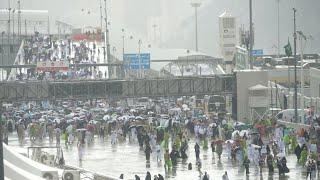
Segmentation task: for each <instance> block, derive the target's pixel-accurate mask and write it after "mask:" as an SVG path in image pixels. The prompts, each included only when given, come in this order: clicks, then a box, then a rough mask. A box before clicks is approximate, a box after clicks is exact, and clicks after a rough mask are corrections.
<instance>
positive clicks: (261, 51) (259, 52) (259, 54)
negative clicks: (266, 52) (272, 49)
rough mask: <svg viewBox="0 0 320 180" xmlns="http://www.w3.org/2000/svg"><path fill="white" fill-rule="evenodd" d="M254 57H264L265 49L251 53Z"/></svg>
mask: <svg viewBox="0 0 320 180" xmlns="http://www.w3.org/2000/svg"><path fill="white" fill-rule="evenodd" d="M251 54H252V56H262V55H263V49H255V50H252V51H251Z"/></svg>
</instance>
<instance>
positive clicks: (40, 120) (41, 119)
mask: <svg viewBox="0 0 320 180" xmlns="http://www.w3.org/2000/svg"><path fill="white" fill-rule="evenodd" d="M38 121H39V122H45V121H46V120H45V119H43V118H40V119H39V120H38Z"/></svg>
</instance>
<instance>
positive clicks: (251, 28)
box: [249, 0, 253, 69]
mask: <svg viewBox="0 0 320 180" xmlns="http://www.w3.org/2000/svg"><path fill="white" fill-rule="evenodd" d="M249 11H250V18H249V19H250V30H249V33H250V34H249V62H250V69H253V64H252V47H253V37H252V36H253V27H252V0H249Z"/></svg>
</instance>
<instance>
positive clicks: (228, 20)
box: [219, 11, 237, 73]
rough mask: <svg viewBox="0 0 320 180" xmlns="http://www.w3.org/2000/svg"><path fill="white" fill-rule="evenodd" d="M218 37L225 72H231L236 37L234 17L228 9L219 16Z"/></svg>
mask: <svg viewBox="0 0 320 180" xmlns="http://www.w3.org/2000/svg"><path fill="white" fill-rule="evenodd" d="M219 39H220V52H221V55H222V57H223V59H224V62H225V69H226V72H227V73H231V71H232V69H233V65H232V60H233V56H234V53H235V49H236V48H235V47H236V43H237V37H236V18H235V17H233V16H232V15H231V14H230V13H229V12H228V11H224V12H223V13H222V14H221V15H220V16H219Z"/></svg>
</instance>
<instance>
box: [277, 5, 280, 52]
mask: <svg viewBox="0 0 320 180" xmlns="http://www.w3.org/2000/svg"><path fill="white" fill-rule="evenodd" d="M276 1H277V4H278V6H277V10H278V57H280V0H276Z"/></svg>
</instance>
